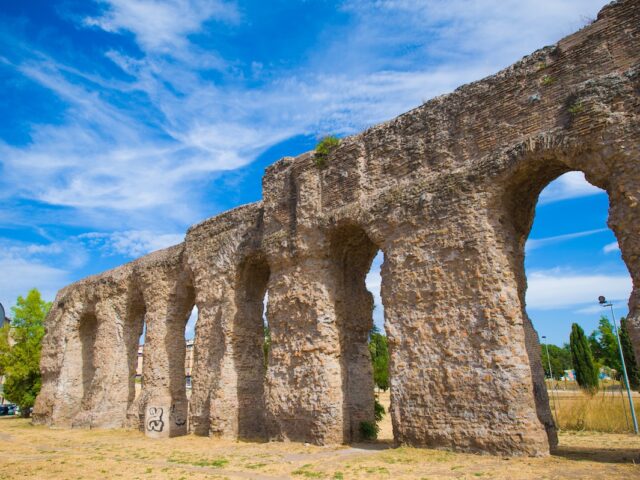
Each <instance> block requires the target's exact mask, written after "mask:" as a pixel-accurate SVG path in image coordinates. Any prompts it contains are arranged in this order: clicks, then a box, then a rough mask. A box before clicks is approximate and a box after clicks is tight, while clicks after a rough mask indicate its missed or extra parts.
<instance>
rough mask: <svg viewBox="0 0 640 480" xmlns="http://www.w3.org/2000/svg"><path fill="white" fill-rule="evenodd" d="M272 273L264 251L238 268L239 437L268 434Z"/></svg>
mask: <svg viewBox="0 0 640 480" xmlns="http://www.w3.org/2000/svg"><path fill="white" fill-rule="evenodd" d="M270 274H271V270H270V268H269V264H268V262H267V259H266V256H265V255H264V254H262V253H261V252H256V253H252V254H250V255H248V256H247V257H245V258H244V259H243V260H242V261H241V262H240V265H239V267H238V269H237V272H236V284H235V303H236V314H235V318H234V322H233V329H232V345H233V362H234V366H235V370H236V374H237V385H236V390H237V392H236V395H237V404H238V410H237V414H238V437H239V438H245V439H251V438H254V439H256V438H264V437H265V435H266V431H265V425H264V422H265V406H264V381H265V365H264V354H263V343H264V324H263V310H264V299H265V294H266V293H267V287H268V283H269V277H270Z"/></svg>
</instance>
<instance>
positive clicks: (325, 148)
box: [314, 135, 340, 168]
mask: <svg viewBox="0 0 640 480" xmlns="http://www.w3.org/2000/svg"><path fill="white" fill-rule="evenodd" d="M338 145H340V139H339V138H338V137H336V136H334V135H329V136H326V137H324V138H322V139H321V140H320V141H319V142H318V144H317V145H316V154H315V157H314V162H315V164H316V167H318V168H324V167H326V166H327V158H328V157H329V154H330V153H331V152H333V151H334V150H335V149H336V148H338Z"/></svg>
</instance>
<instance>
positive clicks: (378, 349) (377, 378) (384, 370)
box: [369, 325, 389, 392]
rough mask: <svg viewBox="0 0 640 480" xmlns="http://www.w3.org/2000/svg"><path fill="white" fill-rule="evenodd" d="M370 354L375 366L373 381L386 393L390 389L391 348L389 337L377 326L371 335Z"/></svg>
mask: <svg viewBox="0 0 640 480" xmlns="http://www.w3.org/2000/svg"><path fill="white" fill-rule="evenodd" d="M369 353H371V363H372V364H373V381H374V383H375V384H376V386H377V387H378V388H379V389H381V390H383V391H385V392H386V391H387V390H388V389H389V347H388V343H387V337H386V336H385V335H383V334H381V333H380V332H379V330H378V328H377V327H376V326H375V325H374V326H373V328H372V329H371V333H370V334H369Z"/></svg>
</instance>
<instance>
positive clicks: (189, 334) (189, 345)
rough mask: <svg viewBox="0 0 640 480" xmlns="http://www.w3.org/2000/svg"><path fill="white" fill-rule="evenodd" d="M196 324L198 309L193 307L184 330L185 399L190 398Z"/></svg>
mask: <svg viewBox="0 0 640 480" xmlns="http://www.w3.org/2000/svg"><path fill="white" fill-rule="evenodd" d="M197 322H198V307H197V306H196V305H194V306H193V309H192V310H191V313H190V314H189V320H187V325H186V326H185V330H184V340H185V359H184V375H185V386H186V388H187V399H190V398H191V391H192V390H193V358H194V357H193V354H194V351H193V349H194V344H195V338H196V323H197Z"/></svg>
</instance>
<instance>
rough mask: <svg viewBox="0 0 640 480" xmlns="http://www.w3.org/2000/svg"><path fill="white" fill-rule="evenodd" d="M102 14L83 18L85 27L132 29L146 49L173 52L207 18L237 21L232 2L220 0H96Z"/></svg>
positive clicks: (186, 42)
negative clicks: (98, 2)
mask: <svg viewBox="0 0 640 480" xmlns="http://www.w3.org/2000/svg"><path fill="white" fill-rule="evenodd" d="M100 3H101V4H103V5H104V6H105V7H106V8H105V10H104V11H103V13H102V15H100V16H98V17H89V18H86V19H85V24H86V25H88V26H95V27H99V28H101V29H103V30H106V31H108V32H122V31H128V32H132V33H133V34H134V35H135V37H136V40H137V41H138V43H139V44H140V46H141V47H142V48H143V49H144V50H146V51H150V52H162V53H165V54H175V52H176V51H181V50H182V49H184V48H185V47H186V46H187V44H188V41H187V39H186V36H187V35H188V34H191V33H195V32H198V31H200V30H201V27H202V24H203V23H204V22H205V21H206V20H208V19H211V18H215V19H217V20H223V21H237V20H238V11H237V8H236V7H235V5H234V4H233V3H230V2H224V1H220V0H100Z"/></svg>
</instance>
